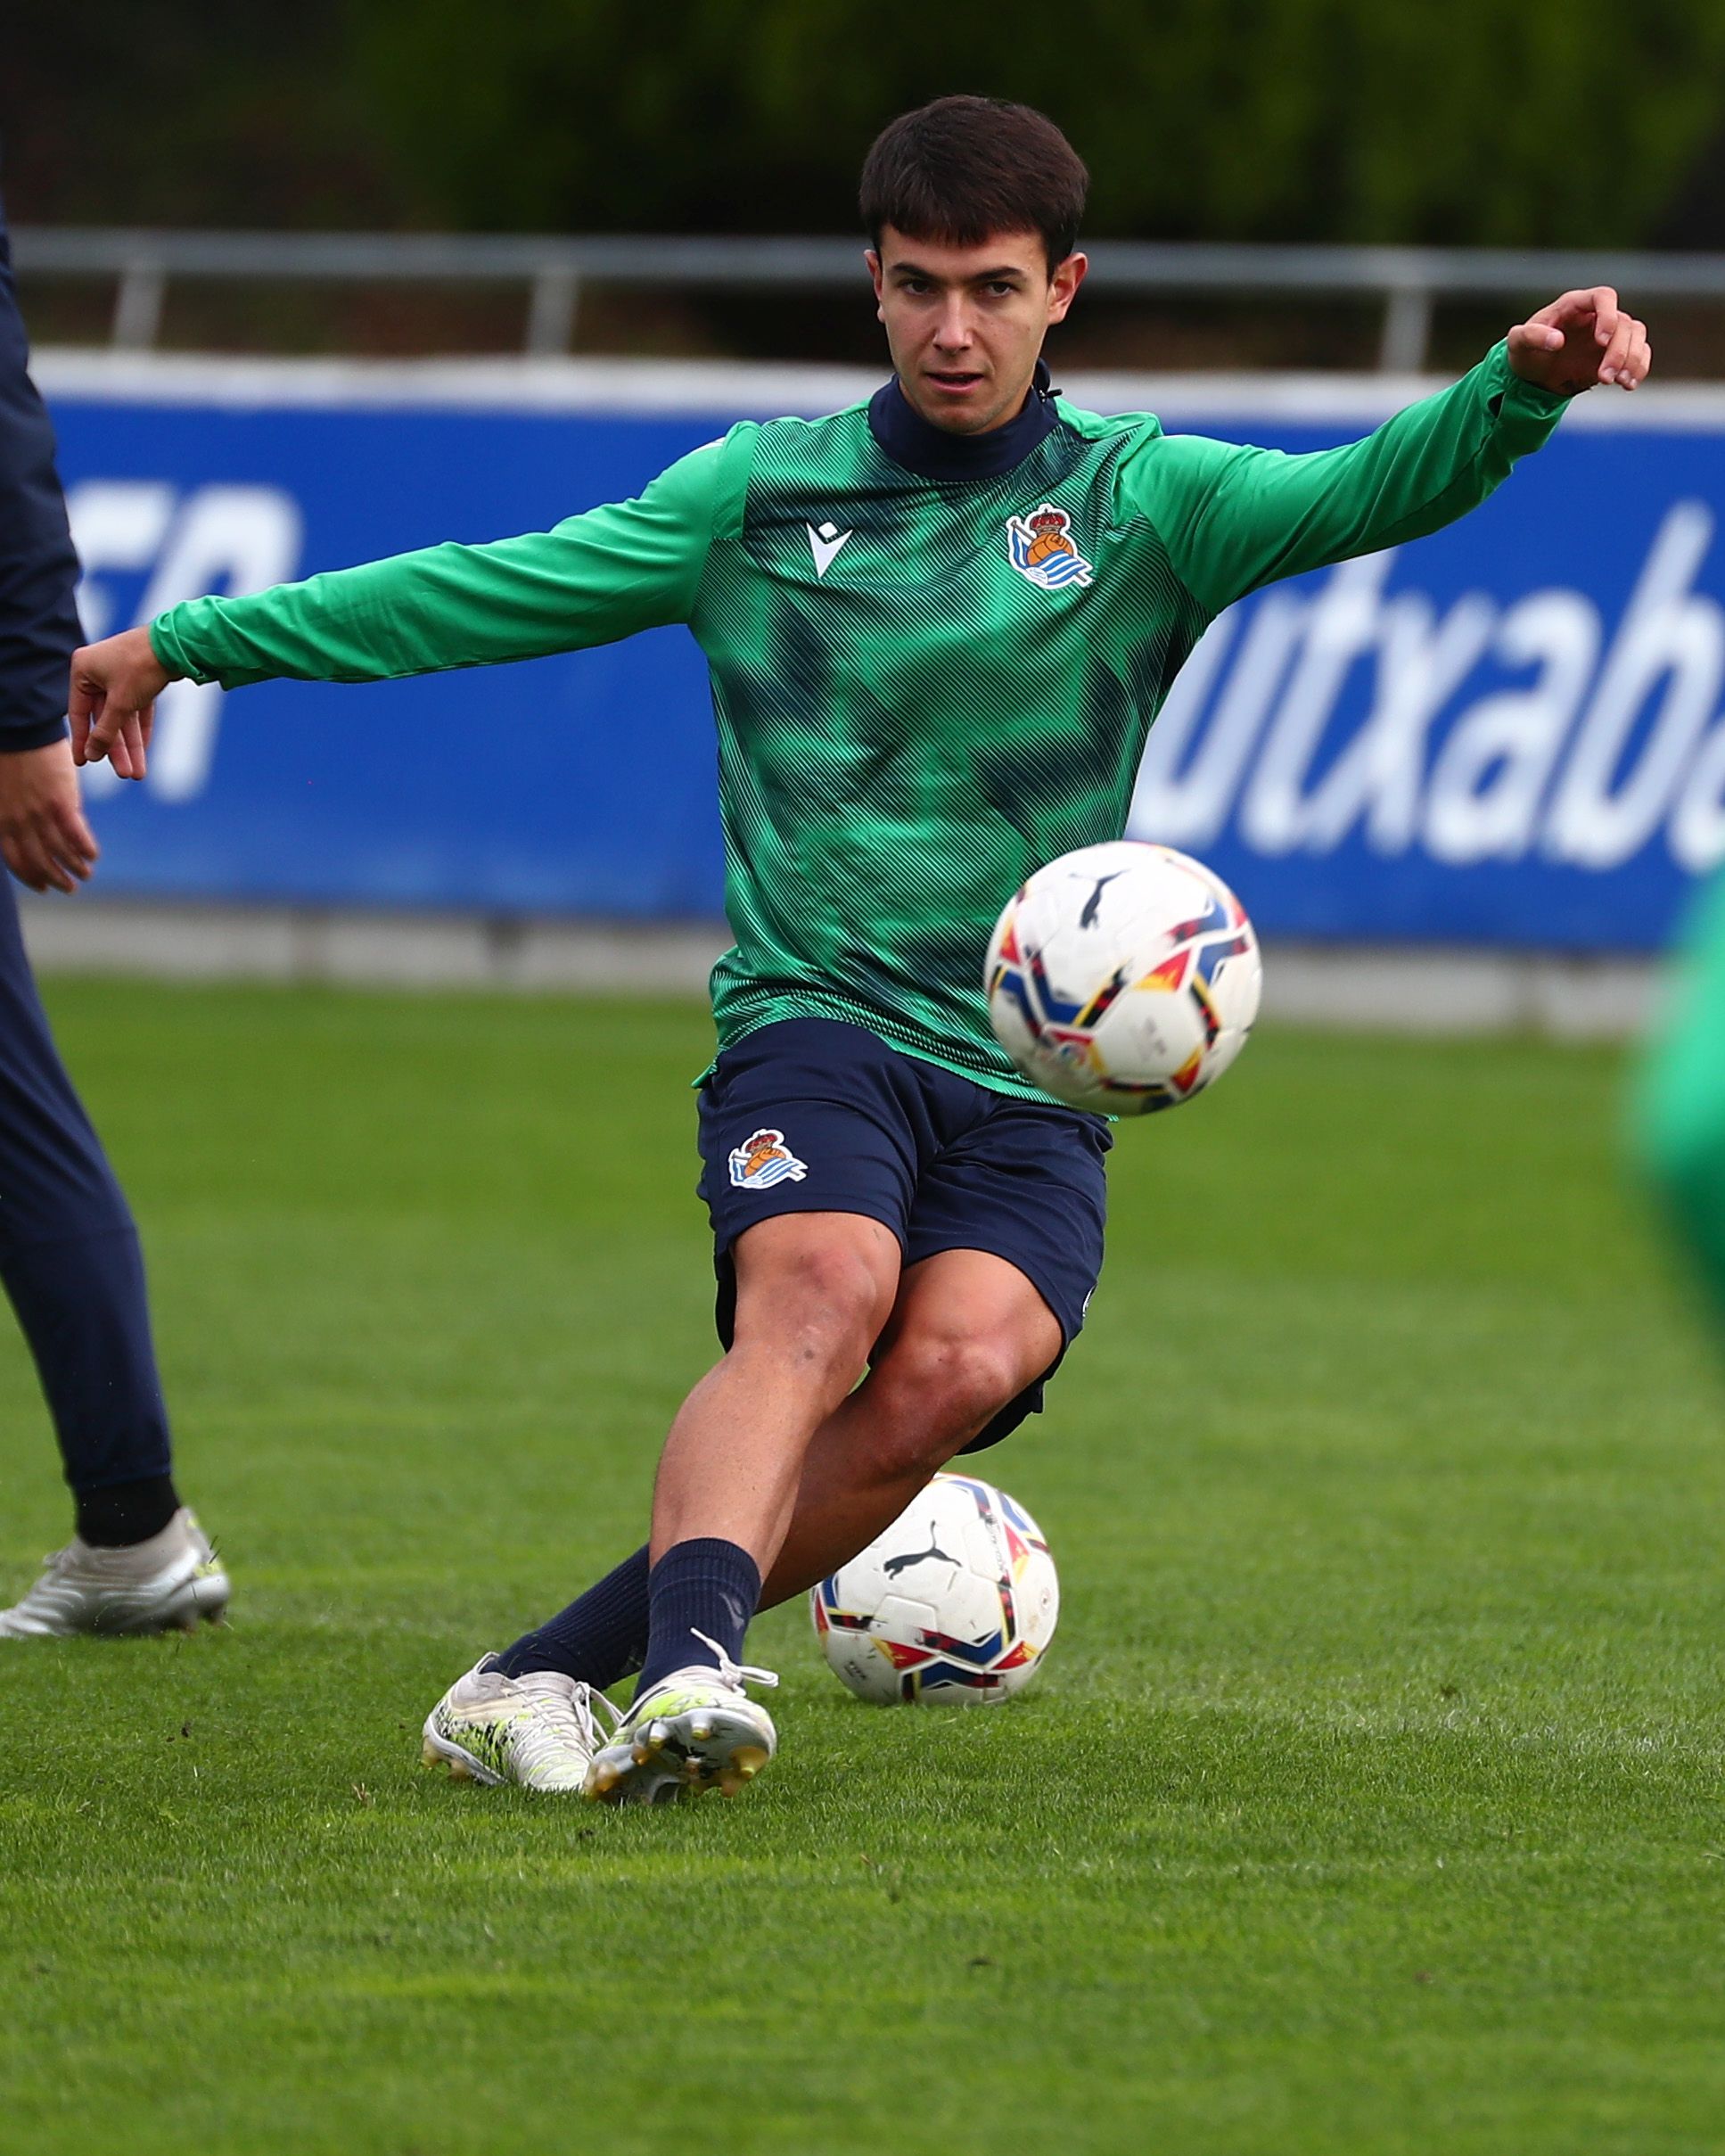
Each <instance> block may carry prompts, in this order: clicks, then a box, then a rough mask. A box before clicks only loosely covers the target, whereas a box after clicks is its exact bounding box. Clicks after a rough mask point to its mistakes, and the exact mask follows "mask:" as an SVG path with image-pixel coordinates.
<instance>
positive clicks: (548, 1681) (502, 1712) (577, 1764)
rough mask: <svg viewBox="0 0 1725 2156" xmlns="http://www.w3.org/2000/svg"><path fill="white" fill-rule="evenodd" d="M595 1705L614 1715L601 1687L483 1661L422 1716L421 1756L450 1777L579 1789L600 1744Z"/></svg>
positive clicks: (575, 1791)
mask: <svg viewBox="0 0 1725 2156" xmlns="http://www.w3.org/2000/svg"><path fill="white" fill-rule="evenodd" d="M489 1659H490V1658H489V1656H488V1657H487V1658H486V1660H487V1661H489ZM596 1712H598V1713H600V1714H603V1715H604V1716H605V1717H606V1718H607V1719H608V1720H610V1721H612V1722H614V1721H615V1720H616V1710H615V1709H614V1708H612V1704H611V1702H610V1700H609V1699H605V1698H604V1695H603V1693H600V1692H596V1691H592V1690H591V1689H590V1688H589V1687H588V1686H587V1685H585V1684H578V1683H576V1682H575V1680H574V1678H573V1677H567V1676H565V1675H563V1672H562V1670H560V1669H534V1670H530V1671H529V1672H528V1673H527V1674H526V1675H524V1676H520V1677H506V1676H505V1675H504V1674H503V1672H502V1671H501V1670H500V1669H487V1668H486V1666H485V1663H484V1662H480V1663H478V1664H476V1665H475V1666H474V1667H473V1668H472V1669H470V1670H469V1671H468V1673H467V1675H465V1676H464V1677H457V1678H456V1682H455V1683H453V1684H452V1685H451V1686H450V1687H449V1689H448V1691H446V1692H445V1693H444V1695H443V1697H442V1698H441V1699H439V1701H438V1703H437V1705H436V1706H435V1707H434V1708H432V1709H431V1713H430V1714H429V1715H427V1716H426V1717H425V1731H424V1742H423V1744H422V1746H421V1747H420V1757H421V1759H422V1760H423V1762H424V1764H425V1765H427V1766H431V1767H436V1766H441V1767H443V1768H445V1769H446V1770H447V1771H448V1774H449V1777H450V1779H451V1780H452V1781H455V1782H488V1783H492V1784H495V1783H497V1782H514V1783H515V1785H516V1786H517V1787H518V1788H520V1789H523V1790H548V1791H555V1792H561V1791H565V1790H566V1791H568V1792H570V1793H571V1795H573V1794H579V1790H580V1789H581V1787H582V1785H583V1783H584V1782H586V1780H587V1769H588V1767H589V1766H590V1765H592V1764H593V1755H594V1753H595V1752H596V1751H597V1750H598V1749H599V1732H598V1728H597V1725H596V1722H595V1719H594V1716H595V1713H596Z"/></svg>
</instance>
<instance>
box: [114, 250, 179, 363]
mask: <svg viewBox="0 0 1725 2156" xmlns="http://www.w3.org/2000/svg"><path fill="white" fill-rule="evenodd" d="M167 293H168V276H167V273H166V271H165V270H164V269H163V268H162V267H161V265H160V263H159V262H128V263H127V265H126V267H125V268H124V269H122V270H121V271H120V273H119V289H118V290H117V292H115V294H114V327H113V342H114V345H115V348H116V349H117V350H120V351H127V352H147V351H148V350H150V348H151V346H152V344H154V342H155V341H156V338H157V335H158V333H160V329H161V309H162V301H163V300H164V299H165V298H166V297H167Z"/></svg>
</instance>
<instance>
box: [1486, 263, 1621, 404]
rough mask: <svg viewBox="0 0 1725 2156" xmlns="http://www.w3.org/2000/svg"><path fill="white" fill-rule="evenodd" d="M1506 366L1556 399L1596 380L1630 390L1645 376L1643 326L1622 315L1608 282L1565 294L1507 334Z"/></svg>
mask: <svg viewBox="0 0 1725 2156" xmlns="http://www.w3.org/2000/svg"><path fill="white" fill-rule="evenodd" d="M1509 364H1510V366H1512V367H1513V368H1514V370H1515V371H1516V374H1519V375H1520V376H1521V377H1522V379H1523V381H1524V382H1532V383H1538V385H1539V386H1540V389H1542V390H1550V391H1553V392H1554V393H1555V394H1556V395H1557V396H1559V397H1576V396H1579V395H1580V394H1581V391H1583V390H1590V389H1591V388H1592V387H1593V385H1594V384H1595V383H1598V382H1603V383H1609V384H1610V385H1611V386H1612V387H1613V388H1614V389H1620V390H1632V389H1634V388H1636V387H1637V386H1638V384H1639V383H1643V382H1645V381H1646V380H1647V370H1648V368H1649V367H1650V366H1652V365H1653V352H1652V349H1651V347H1650V346H1649V345H1648V343H1647V324H1646V323H1645V322H1638V321H1637V320H1636V318H1635V317H1634V316H1633V315H1631V314H1626V313H1625V312H1624V311H1623V309H1622V308H1621V307H1619V306H1618V304H1617V294H1616V293H1615V292H1613V290H1612V289H1611V287H1610V285H1609V284H1595V285H1593V286H1592V287H1591V288H1590V289H1589V290H1588V291H1586V292H1565V294H1564V295H1563V297H1562V299H1560V300H1553V301H1552V302H1551V304H1550V306H1549V307H1542V308H1541V309H1540V311H1539V313H1538V314H1537V315H1530V316H1529V317H1528V318H1527V320H1526V321H1525V322H1518V323H1517V324H1516V327H1515V328H1514V329H1512V330H1511V331H1510V333H1509Z"/></svg>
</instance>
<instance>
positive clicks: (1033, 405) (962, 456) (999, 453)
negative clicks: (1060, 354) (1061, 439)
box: [868, 359, 1060, 479]
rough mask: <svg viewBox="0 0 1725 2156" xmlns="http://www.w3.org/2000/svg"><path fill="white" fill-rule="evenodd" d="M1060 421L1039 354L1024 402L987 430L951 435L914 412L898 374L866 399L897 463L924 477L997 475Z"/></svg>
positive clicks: (878, 436) (872, 422) (871, 420)
mask: <svg viewBox="0 0 1725 2156" xmlns="http://www.w3.org/2000/svg"><path fill="white" fill-rule="evenodd" d="M1059 424H1060V415H1059V413H1058V412H1057V411H1056V409H1055V392H1054V389H1053V387H1052V385H1051V382H1050V377H1049V374H1048V368H1047V361H1046V360H1042V359H1039V360H1038V361H1037V363H1036V374H1035V375H1034V377H1033V378H1032V380H1031V389H1030V394H1029V395H1028V396H1027V397H1026V398H1025V399H1024V407H1023V410H1022V411H1021V412H1020V413H1019V414H1018V416H1017V417H1016V418H1015V419H1009V420H1008V421H1007V422H1006V425H1005V426H1003V427H992V428H990V431H989V432H987V433H986V434H950V433H949V432H947V430H946V428H944V427H937V426H936V425H935V424H933V423H932V421H931V420H927V419H924V417H923V416H922V415H921V414H920V413H919V412H916V411H913V410H912V408H911V406H910V400H909V399H908V398H907V397H906V395H905V393H904V391H903V390H901V389H900V388H899V377H898V376H897V375H896V374H894V376H893V377H892V379H891V382H888V383H883V384H882V386H881V387H880V388H879V389H878V390H876V391H875V394H874V395H873V396H872V397H871V398H870V399H869V400H868V429H869V432H870V433H872V434H873V435H874V437H875V440H876V441H877V442H879V444H880V445H881V447H882V448H883V449H884V450H885V451H886V453H887V455H888V456H889V457H891V459H892V461H893V463H894V464H898V465H904V467H905V469H906V470H907V471H909V472H915V473H916V474H917V475H918V477H919V478H922V479H998V478H999V477H1000V475H1001V473H1003V472H1010V471H1011V470H1012V469H1013V467H1014V465H1022V464H1023V461H1024V459H1025V458H1026V457H1028V456H1029V455H1030V453H1031V450H1032V449H1034V448H1039V447H1040V445H1041V444H1042V443H1043V442H1045V441H1046V440H1047V438H1048V436H1049V435H1050V434H1052V433H1053V432H1054V431H1055V429H1056V427H1057V426H1058V425H1059Z"/></svg>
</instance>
